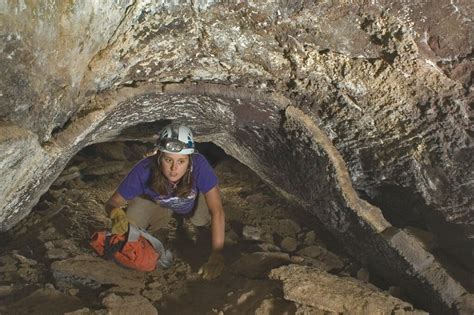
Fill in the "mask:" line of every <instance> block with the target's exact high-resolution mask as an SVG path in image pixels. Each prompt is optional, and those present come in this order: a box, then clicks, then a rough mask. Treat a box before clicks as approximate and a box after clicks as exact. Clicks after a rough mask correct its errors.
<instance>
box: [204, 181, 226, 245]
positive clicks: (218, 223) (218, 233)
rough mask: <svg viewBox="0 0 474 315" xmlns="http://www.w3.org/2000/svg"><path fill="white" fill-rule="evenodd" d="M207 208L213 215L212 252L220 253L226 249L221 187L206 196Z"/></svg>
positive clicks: (215, 188)
mask: <svg viewBox="0 0 474 315" xmlns="http://www.w3.org/2000/svg"><path fill="white" fill-rule="evenodd" d="M204 197H205V198H206V203H207V207H208V208H209V212H210V214H211V232H212V251H213V252H219V251H221V250H222V249H223V248H224V231H225V214H224V208H223V207H222V200H221V194H220V190H219V187H218V186H217V185H216V186H214V188H212V189H211V190H209V191H208V192H207V193H205V194H204Z"/></svg>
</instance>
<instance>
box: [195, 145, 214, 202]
mask: <svg viewBox="0 0 474 315" xmlns="http://www.w3.org/2000/svg"><path fill="white" fill-rule="evenodd" d="M193 163H194V164H193V168H195V172H196V173H195V176H196V177H195V179H196V186H197V189H198V190H199V191H200V192H202V193H204V194H205V193H207V192H208V191H209V190H211V189H212V188H214V187H215V186H216V185H217V183H218V180H217V176H216V174H215V173H214V170H213V169H212V167H211V165H210V164H209V162H208V161H207V160H206V158H205V157H204V156H203V155H201V154H196V158H195V160H193Z"/></svg>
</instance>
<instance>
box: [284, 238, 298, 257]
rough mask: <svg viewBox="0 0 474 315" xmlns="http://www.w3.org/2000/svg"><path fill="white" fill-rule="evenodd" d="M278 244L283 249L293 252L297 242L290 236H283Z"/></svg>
mask: <svg viewBox="0 0 474 315" xmlns="http://www.w3.org/2000/svg"><path fill="white" fill-rule="evenodd" d="M280 246H281V248H282V249H283V251H285V252H288V253H291V252H294V251H295V250H296V248H297V247H298V242H297V241H296V240H295V239H294V238H292V237H285V238H284V239H283V240H282V241H281V243H280Z"/></svg>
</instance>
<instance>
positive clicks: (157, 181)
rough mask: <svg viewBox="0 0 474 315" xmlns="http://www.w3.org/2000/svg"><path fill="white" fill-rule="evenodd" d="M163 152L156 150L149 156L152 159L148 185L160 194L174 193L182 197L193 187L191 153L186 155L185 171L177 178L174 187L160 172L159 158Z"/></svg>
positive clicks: (188, 193)
mask: <svg viewBox="0 0 474 315" xmlns="http://www.w3.org/2000/svg"><path fill="white" fill-rule="evenodd" d="M162 156H163V154H162V153H161V152H160V151H158V152H157V153H156V154H155V155H153V156H152V157H150V158H151V159H152V163H151V178H150V186H151V188H152V189H153V190H154V191H156V192H157V193H159V194H160V195H162V196H165V195H170V194H174V195H175V196H177V197H180V198H183V197H187V196H189V195H190V194H191V190H192V188H193V178H192V175H191V170H192V163H193V159H192V155H188V157H189V165H188V169H187V170H186V173H184V175H183V177H182V178H181V179H180V180H179V182H178V184H177V185H176V187H173V186H172V185H171V184H170V182H169V180H168V179H167V178H166V177H165V176H164V175H163V173H162V172H161V158H162Z"/></svg>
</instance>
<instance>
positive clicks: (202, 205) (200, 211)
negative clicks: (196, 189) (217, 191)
mask: <svg viewBox="0 0 474 315" xmlns="http://www.w3.org/2000/svg"><path fill="white" fill-rule="evenodd" d="M189 221H190V222H191V223H192V224H193V225H194V226H208V225H209V224H211V215H210V213H209V209H208V207H207V203H206V198H205V197H204V195H203V194H199V196H198V199H197V204H196V207H195V209H194V213H193V214H192V215H191V217H190V218H189Z"/></svg>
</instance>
